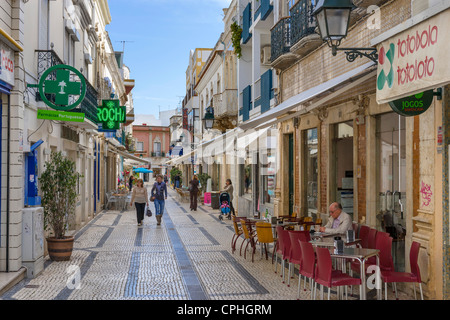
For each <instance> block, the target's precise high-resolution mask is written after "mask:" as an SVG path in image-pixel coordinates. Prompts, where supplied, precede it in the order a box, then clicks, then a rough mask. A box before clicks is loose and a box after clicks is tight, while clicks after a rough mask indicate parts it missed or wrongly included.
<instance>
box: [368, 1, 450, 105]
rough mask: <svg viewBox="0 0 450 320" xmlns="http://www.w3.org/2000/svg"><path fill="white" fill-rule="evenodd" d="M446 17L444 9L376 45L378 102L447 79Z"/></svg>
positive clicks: (449, 18)
mask: <svg viewBox="0 0 450 320" xmlns="http://www.w3.org/2000/svg"><path fill="white" fill-rule="evenodd" d="M449 21H450V9H447V10H446V11H444V12H442V13H440V14H438V15H436V16H434V17H432V18H430V19H428V20H425V21H423V22H421V23H419V24H417V25H416V26H414V27H412V28H410V29H408V30H406V31H403V32H401V33H399V34H397V35H395V36H394V37H392V38H390V39H388V40H386V41H384V42H382V43H380V44H379V45H378V46H377V49H378V72H377V102H378V103H379V104H381V103H386V102H390V101H393V100H397V99H400V98H404V97H408V96H411V95H414V94H416V93H420V92H424V91H426V90H429V89H434V88H437V87H441V86H443V85H445V84H447V83H449V82H450V59H449V56H448V53H449V52H450V41H448V39H450V32H449V30H450V28H449V24H448V23H449Z"/></svg>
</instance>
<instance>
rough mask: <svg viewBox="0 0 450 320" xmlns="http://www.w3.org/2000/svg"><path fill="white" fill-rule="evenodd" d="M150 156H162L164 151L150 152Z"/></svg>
mask: <svg viewBox="0 0 450 320" xmlns="http://www.w3.org/2000/svg"><path fill="white" fill-rule="evenodd" d="M151 156H152V158H164V157H165V156H166V154H165V153H164V152H161V151H158V152H152V153H151Z"/></svg>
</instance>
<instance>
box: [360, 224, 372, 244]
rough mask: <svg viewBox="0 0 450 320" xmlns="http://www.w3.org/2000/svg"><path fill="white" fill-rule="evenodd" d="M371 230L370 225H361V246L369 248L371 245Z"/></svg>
mask: <svg viewBox="0 0 450 320" xmlns="http://www.w3.org/2000/svg"><path fill="white" fill-rule="evenodd" d="M369 230H370V228H369V227H368V226H361V227H359V235H358V238H359V239H361V247H363V248H368V245H369Z"/></svg>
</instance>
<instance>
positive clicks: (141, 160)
mask: <svg viewBox="0 0 450 320" xmlns="http://www.w3.org/2000/svg"><path fill="white" fill-rule="evenodd" d="M117 153H118V154H120V155H121V156H123V157H124V158H127V159H131V160H134V161H137V162H140V163H145V164H149V163H150V161H148V160H145V159H141V158H139V157H136V156H135V155H133V154H130V153H128V152H125V151H121V150H117Z"/></svg>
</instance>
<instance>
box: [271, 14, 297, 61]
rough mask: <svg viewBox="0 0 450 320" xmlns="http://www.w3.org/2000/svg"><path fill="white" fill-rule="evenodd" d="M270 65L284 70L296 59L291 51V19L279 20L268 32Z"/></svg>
mask: <svg viewBox="0 0 450 320" xmlns="http://www.w3.org/2000/svg"><path fill="white" fill-rule="evenodd" d="M270 33H271V36H270V39H271V57H270V59H271V64H272V67H274V68H279V69H285V68H286V67H287V66H289V65H291V64H292V62H293V61H295V60H296V59H297V57H296V56H295V55H294V54H291V53H290V50H291V17H285V18H281V19H280V20H279V21H278V23H277V24H276V25H275V26H273V27H272V29H271V30H270Z"/></svg>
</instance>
